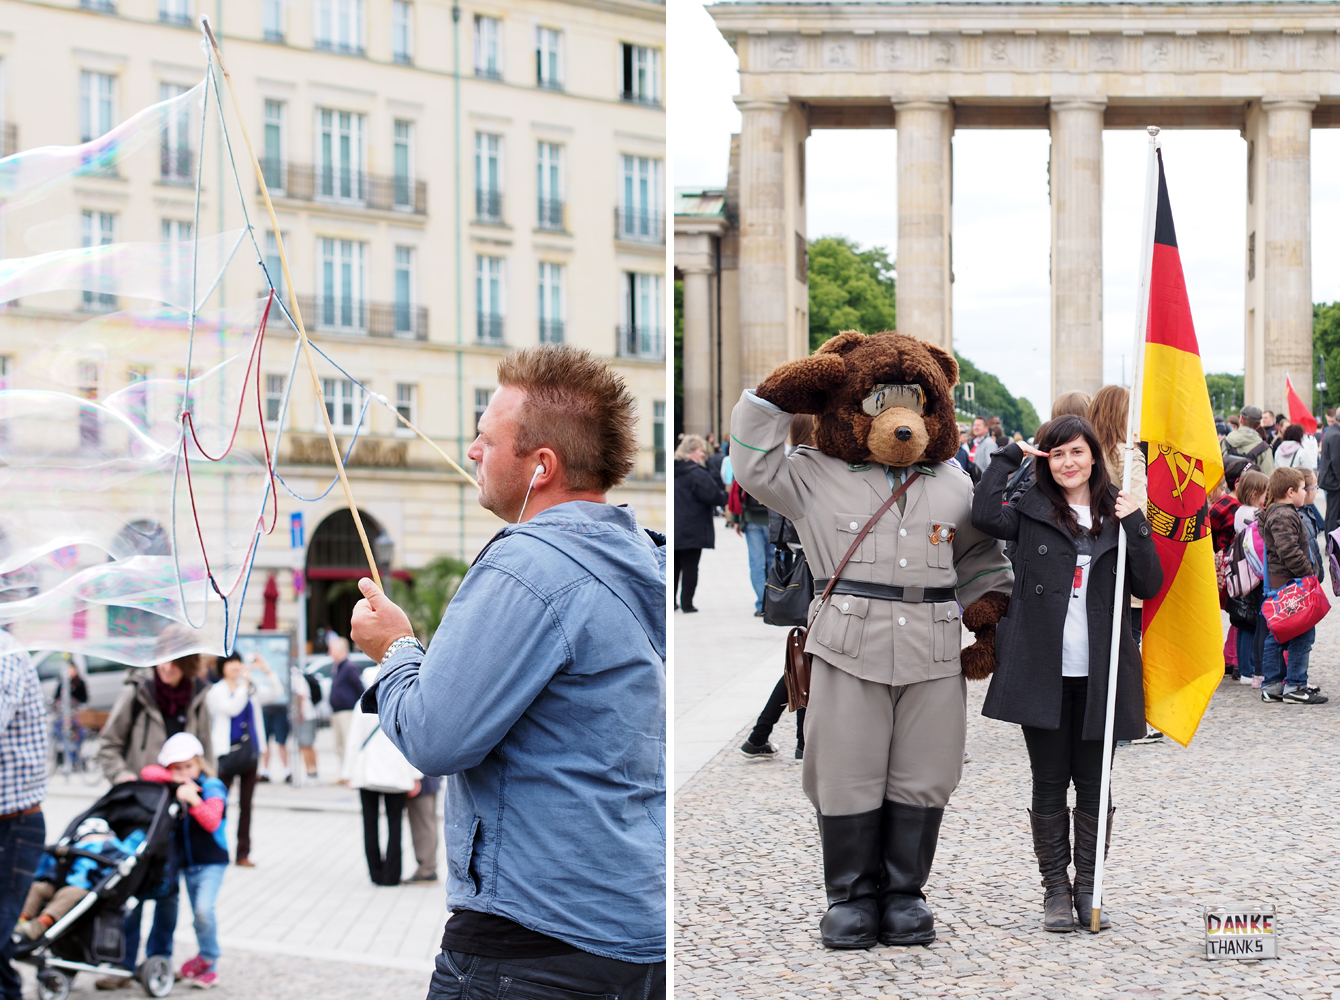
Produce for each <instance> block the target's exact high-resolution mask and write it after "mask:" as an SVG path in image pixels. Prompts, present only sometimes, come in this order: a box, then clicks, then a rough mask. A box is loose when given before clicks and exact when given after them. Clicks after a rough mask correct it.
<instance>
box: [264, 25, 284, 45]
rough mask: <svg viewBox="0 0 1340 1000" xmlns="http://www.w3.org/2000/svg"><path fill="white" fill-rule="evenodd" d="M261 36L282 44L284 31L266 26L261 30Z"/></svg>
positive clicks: (268, 40)
mask: <svg viewBox="0 0 1340 1000" xmlns="http://www.w3.org/2000/svg"><path fill="white" fill-rule="evenodd" d="M261 37H262V38H264V39H265V40H266V41H267V42H279V43H281V44H282V43H283V41H284V32H283V31H281V30H280V29H278V28H266V29H265V30H264V31H263V32H261Z"/></svg>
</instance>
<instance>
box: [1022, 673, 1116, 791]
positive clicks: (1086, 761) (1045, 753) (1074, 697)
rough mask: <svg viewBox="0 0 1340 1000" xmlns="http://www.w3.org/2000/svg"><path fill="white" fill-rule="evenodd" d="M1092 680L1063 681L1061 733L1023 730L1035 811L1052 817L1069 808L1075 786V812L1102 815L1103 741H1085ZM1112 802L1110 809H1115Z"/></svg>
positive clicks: (1066, 678) (1044, 730)
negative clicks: (1099, 794)
mask: <svg viewBox="0 0 1340 1000" xmlns="http://www.w3.org/2000/svg"><path fill="white" fill-rule="evenodd" d="M1088 696H1089V678H1087V677H1062V678H1061V725H1060V727H1059V728H1057V729H1037V728H1035V727H1033V726H1022V727H1020V728H1022V729H1023V731H1024V742H1025V743H1026V744H1028V762H1029V764H1031V765H1032V767H1033V811H1034V812H1035V813H1037V814H1038V815H1039V816H1051V815H1053V814H1054V813H1058V812H1060V811H1061V810H1062V809H1064V808H1065V807H1066V792H1067V791H1068V790H1069V788H1070V785H1071V783H1072V782H1073V783H1074V785H1075V808H1076V809H1078V810H1079V811H1080V812H1083V813H1088V814H1089V815H1090V816H1097V815H1098V786H1099V783H1100V782H1101V781H1102V774H1103V741H1102V740H1086V739H1082V738H1081V735H1080V734H1081V733H1082V732H1083V730H1084V703H1085V701H1086V700H1087V699H1088ZM1111 804H1112V803H1111V800H1110V798H1109V801H1108V805H1109V807H1110V806H1111Z"/></svg>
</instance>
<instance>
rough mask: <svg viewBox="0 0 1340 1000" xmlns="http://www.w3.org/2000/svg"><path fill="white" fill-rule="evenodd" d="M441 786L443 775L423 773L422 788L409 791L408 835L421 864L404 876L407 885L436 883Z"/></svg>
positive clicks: (407, 806) (415, 857) (420, 782)
mask: <svg viewBox="0 0 1340 1000" xmlns="http://www.w3.org/2000/svg"><path fill="white" fill-rule="evenodd" d="M441 787H442V779H441V778H439V777H435V776H431V775H424V776H423V777H422V778H420V779H419V790H418V791H417V792H416V791H414V790H412V789H411V790H410V793H409V801H408V802H407V803H406V804H405V811H406V812H407V813H408V814H409V836H410V840H411V841H413V843H414V862H415V864H417V865H418V867H417V868H415V869H414V874H413V875H411V876H410V877H409V878H407V879H405V884H406V885H434V884H436V883H437V793H438V791H439V790H440V789H441Z"/></svg>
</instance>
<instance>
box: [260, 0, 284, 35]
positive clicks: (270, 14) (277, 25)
mask: <svg viewBox="0 0 1340 1000" xmlns="http://www.w3.org/2000/svg"><path fill="white" fill-rule="evenodd" d="M261 32H262V33H263V34H264V36H265V40H266V41H267V42H282V41H283V40H284V0H261Z"/></svg>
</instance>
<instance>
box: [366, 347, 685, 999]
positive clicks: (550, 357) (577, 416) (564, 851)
mask: <svg viewBox="0 0 1340 1000" xmlns="http://www.w3.org/2000/svg"><path fill="white" fill-rule="evenodd" d="M498 383H499V386H500V388H499V389H498V391H497V392H496V393H495V394H494V396H493V399H492V401H491V402H490V404H489V407H488V409H487V410H486V411H485V412H484V415H483V416H482V417H481V418H480V421H479V437H478V438H477V439H476V440H475V442H474V443H473V444H472V445H471V446H470V449H469V452H468V455H469V457H470V458H471V459H473V460H474V461H475V462H476V463H478V473H477V476H478V481H479V502H480V504H481V505H482V506H483V507H485V508H487V509H488V510H491V511H492V512H493V513H495V514H497V515H498V516H499V517H500V518H502V519H503V520H504V521H508V522H511V523H509V524H508V525H507V526H506V527H504V528H503V529H502V530H501V531H500V532H498V534H497V535H495V536H494V537H493V539H492V540H491V541H490V542H489V544H488V545H486V546H485V547H484V550H483V551H482V552H481V553H480V554H479V556H478V558H476V560H475V563H474V565H473V566H472V567H471V569H470V572H469V573H468V574H467V575H466V577H465V580H464V581H463V582H462V584H461V587H460V589H459V590H458V591H457V593H456V596H455V597H454V598H453V599H452V601H451V604H450V605H449V606H448V608H447V612H446V614H445V615H444V616H443V618H442V624H441V625H440V627H439V628H438V630H437V633H436V635H435V637H434V640H433V642H432V644H431V647H430V649H429V650H428V651H427V652H425V651H424V650H423V649H422V648H421V647H420V646H419V643H418V642H417V640H416V639H415V638H414V635H413V630H412V628H411V627H410V623H409V620H408V618H406V616H405V614H404V613H403V612H402V611H401V610H400V608H398V607H396V605H395V604H393V603H392V602H391V601H390V600H389V599H388V598H387V597H386V596H385V595H384V594H382V593H381V592H380V591H378V590H377V588H376V587H375V586H374V585H373V583H372V581H371V580H367V579H364V580H361V581H360V583H359V586H360V588H361V589H362V592H363V595H364V600H362V601H360V602H359V603H358V606H357V607H356V608H355V609H354V615H353V625H352V634H353V639H354V641H355V642H357V643H358V645H359V646H360V647H361V648H362V649H363V651H364V652H366V653H367V654H368V655H369V656H372V657H373V658H375V659H377V660H378V661H380V663H381V670H380V672H379V674H378V676H377V679H376V681H375V682H374V683H373V685H372V687H371V688H369V690H368V692H367V694H366V695H364V701H363V707H364V709H365V710H366V711H372V712H378V713H379V715H380V719H381V728H382V731H383V732H385V733H386V735H387V736H388V737H389V738H390V740H391V742H392V743H394V744H395V746H396V747H397V748H398V749H399V750H400V751H401V752H402V753H403V754H404V755H405V757H406V758H408V760H409V761H410V763H412V764H413V765H414V766H415V767H417V768H418V769H419V770H421V771H423V772H424V773H425V774H445V775H448V776H449V777H448V780H447V783H446V788H447V800H446V805H445V814H446V835H447V857H448V858H449V859H450V864H449V872H448V883H447V906H448V908H449V909H450V910H452V911H453V914H452V916H451V918H450V919H449V920H448V921H447V925H446V930H445V933H444V935H443V938H442V952H441V954H440V955H439V956H438V959H437V970H436V972H435V973H434V974H433V980H432V985H431V987H430V989H429V994H428V996H429V998H430V1000H431V998H434V997H445V996H448V995H453V996H454V995H459V990H460V985H461V981H462V979H463V978H464V979H466V980H468V981H469V982H470V983H471V984H472V986H473V989H474V990H480V989H481V988H482V989H483V990H484V991H483V992H479V993H477V994H476V993H475V992H472V993H471V996H472V997H474V996H476V995H478V996H479V997H484V996H489V997H491V996H494V995H496V994H495V991H500V990H503V989H505V988H506V986H507V983H506V982H504V977H503V975H502V974H500V973H499V971H498V966H499V964H500V963H505V964H506V966H507V970H508V971H507V973H506V975H507V977H510V978H516V977H517V975H518V973H522V972H524V974H523V975H522V978H525V979H527V980H529V981H531V982H534V983H539V984H544V985H547V986H549V987H553V988H558V989H569V990H572V989H577V990H581V991H583V992H590V991H592V990H593V989H594V988H595V987H596V986H597V985H598V986H600V988H599V989H596V990H595V992H597V993H605V994H609V995H612V996H617V997H620V998H623V997H633V996H637V997H646V996H664V995H665V849H666V840H665V779H664V774H665V766H664V761H665V548H664V539H663V538H660V537H659V536H656V538H652V537H650V533H648V532H644V531H642V530H641V529H639V528H638V526H637V521H636V519H635V517H634V514H633V512H632V511H631V510H630V509H628V508H627V507H614V506H611V505H610V504H609V503H608V502H607V500H606V494H607V492H608V491H609V490H610V489H612V488H613V487H615V486H617V485H618V484H619V483H621V482H622V481H623V480H624V478H625V477H626V476H627V475H628V474H629V473H630V472H631V471H632V469H633V461H634V455H635V453H636V447H637V445H636V438H635V436H634V417H633V406H634V404H633V399H632V397H631V396H630V395H629V393H628V391H627V389H626V387H625V385H624V383H623V380H622V379H621V378H620V377H619V376H618V375H616V374H615V373H613V372H611V371H610V370H609V368H608V367H607V366H606V365H605V364H604V363H603V362H601V361H599V360H597V359H595V358H593V357H591V355H589V354H588V353H587V352H585V351H581V350H578V349H576V348H572V347H568V346H545V347H536V348H527V349H525V350H522V351H517V352H515V353H513V354H511V355H508V356H507V357H506V358H504V359H503V360H502V362H500V364H499V365H498ZM488 984H491V985H488Z"/></svg>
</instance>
